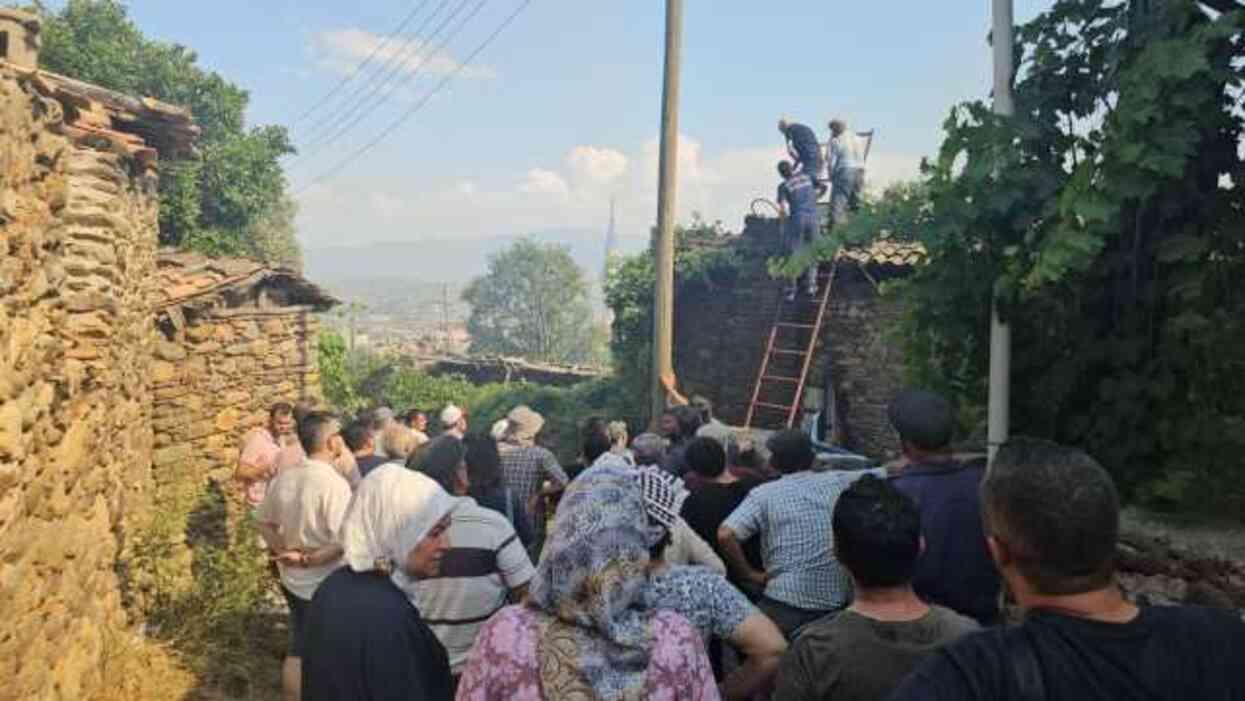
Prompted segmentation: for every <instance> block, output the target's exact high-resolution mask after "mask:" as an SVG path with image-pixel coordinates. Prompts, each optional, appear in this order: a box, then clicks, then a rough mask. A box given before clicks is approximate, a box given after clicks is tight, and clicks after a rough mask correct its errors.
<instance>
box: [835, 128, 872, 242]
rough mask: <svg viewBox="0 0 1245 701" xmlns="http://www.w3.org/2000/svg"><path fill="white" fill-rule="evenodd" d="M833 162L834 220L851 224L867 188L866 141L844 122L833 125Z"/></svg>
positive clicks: (836, 222) (836, 223)
mask: <svg viewBox="0 0 1245 701" xmlns="http://www.w3.org/2000/svg"><path fill="white" fill-rule="evenodd" d="M826 150H827V152H828V153H827V159H828V161H829V163H830V186H831V187H832V188H833V190H832V192H831V193H830V221H831V222H833V223H834V224H835V225H838V224H841V223H843V222H845V221H847V212H848V211H849V210H851V211H855V210H856V208H857V207H858V206H859V203H860V191H861V190H862V189H863V188H864V185H865V155H866V154H865V142H864V139H861V138H860V137H859V136H857V135H856V133H855V132H853V131H851V130H849V129H848V128H847V123H846V122H844V121H843V120H841V119H835V120H832V121H831V122H830V144H829V145H828V146H827V147H826Z"/></svg>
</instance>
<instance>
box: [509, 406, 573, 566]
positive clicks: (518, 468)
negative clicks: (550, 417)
mask: <svg viewBox="0 0 1245 701" xmlns="http://www.w3.org/2000/svg"><path fill="white" fill-rule="evenodd" d="M506 419H507V421H509V426H508V428H507V430H506V436H505V438H504V439H503V440H502V442H501V443H500V444H499V445H498V446H497V449H498V451H499V452H500V453H501V474H502V479H504V480H505V482H506V486H507V487H508V488H510V490H511V491H513V492H514V493H515V494H516V495H518V496H519V498H520V499H522V500H523V502H522V503H524V504H526V505H527V507H528V509H527V512H528V514H529V515H530V517H531V519H532V524H531V525H532V529H531V532H532V535H533V546H532V551H533V559H536V557H535V555H536V554H538V553H539V552H540V546H541V545H542V544H543V541H544V538H545V500H544V497H546V496H550V495H552V494H557V493H558V492H561V491H562V490H563V489H564V488H565V487H566V483H567V482H569V481H570V480H569V479H568V478H567V476H566V471H565V470H563V469H562V465H561V464H559V463H558V458H557V457H556V456H555V455H554V454H553V453H551V452H549V450H548V449H547V448H544V447H542V446H539V445H536V436H537V435H539V434H540V430H541V429H542V428H544V426H545V417H543V416H541V415H540V414H538V413H536V412H535V411H532V409H531V408H530V407H528V406H524V405H519V406H517V407H515V408H514V409H513V410H511V412H510V413H509V414H508V415H507V416H506Z"/></svg>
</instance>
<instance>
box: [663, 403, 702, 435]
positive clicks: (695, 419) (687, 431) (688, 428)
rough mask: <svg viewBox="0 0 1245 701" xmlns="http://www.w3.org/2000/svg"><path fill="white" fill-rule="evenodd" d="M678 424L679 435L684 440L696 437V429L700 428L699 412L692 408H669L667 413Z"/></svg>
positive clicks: (685, 406)
mask: <svg viewBox="0 0 1245 701" xmlns="http://www.w3.org/2000/svg"><path fill="white" fill-rule="evenodd" d="M666 413H668V414H670V415H671V416H673V417H674V419H675V421H678V422H679V435H680V436H682V437H684V438H691V437H692V436H695V435H696V431H697V429H699V428H700V424H701V422H700V412H699V411H697V410H696V409H694V408H693V407H690V406H687V405H683V406H676V407H671V408H670V410H669V411H668V412H666Z"/></svg>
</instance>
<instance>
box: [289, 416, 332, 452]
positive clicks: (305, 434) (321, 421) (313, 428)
mask: <svg viewBox="0 0 1245 701" xmlns="http://www.w3.org/2000/svg"><path fill="white" fill-rule="evenodd" d="M335 423H337V417H336V416H333V415H332V414H330V413H328V412H327V411H313V412H311V413H309V414H307V415H306V416H304V417H303V418H302V420H301V421H299V422H298V442H299V443H301V444H302V446H303V452H305V453H307V454H308V455H311V454H312V453H314V452H316V451H317V450H319V449H320V447H321V446H323V445H324V443H325V442H326V441H327V440H328V439H329V437H330V436H329V428H330V427H331V426H332V425H333V424H335Z"/></svg>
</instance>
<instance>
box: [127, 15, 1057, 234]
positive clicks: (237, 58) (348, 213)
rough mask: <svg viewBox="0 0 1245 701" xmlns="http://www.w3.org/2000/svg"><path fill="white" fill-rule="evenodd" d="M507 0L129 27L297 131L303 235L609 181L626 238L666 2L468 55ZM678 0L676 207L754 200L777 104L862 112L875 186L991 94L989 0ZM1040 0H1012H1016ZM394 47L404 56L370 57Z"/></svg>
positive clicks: (638, 219)
mask: <svg viewBox="0 0 1245 701" xmlns="http://www.w3.org/2000/svg"><path fill="white" fill-rule="evenodd" d="M522 4H523V0H465V1H464V0H363V1H360V2H340V0H247V1H245V2H244V1H242V0H214V1H213V2H210V3H191V2H169V1H168V0H131V1H130V2H129V8H130V14H131V17H132V18H133V19H134V21H135V22H136V23H137V24H138V26H139V27H140V28H141V30H142V31H143V32H144V33H145V34H147V35H148V36H150V37H153V38H157V39H161V40H165V41H171V42H175V43H180V44H184V45H187V46H190V47H191V48H193V49H195V50H196V51H197V52H198V55H199V60H200V64H201V65H203V66H204V67H206V68H209V69H211V70H216V71H219V72H220V73H221V74H222V75H223V76H224V77H226V78H227V79H228V80H230V81H233V82H235V83H237V84H239V85H241V86H242V87H244V88H245V89H247V90H248V91H249V92H250V95H251V103H250V109H249V113H248V120H249V123H250V124H252V125H262V124H272V123H275V124H284V125H287V126H289V127H290V128H291V132H292V134H293V137H294V140H295V142H296V144H298V145H299V147H300V149H301V151H302V152H301V153H300V154H299V155H298V156H295V157H291V158H289V159H287V161H286V169H287V175H288V177H289V179H290V182H291V190H292V192H294V193H296V198H297V199H298V202H299V206H300V214H299V219H298V224H299V237H300V240H301V241H302V243H303V245H304V246H305V247H308V248H313V249H314V248H325V247H332V246H341V245H357V244H367V243H374V242H381V241H403V242H419V241H425V240H427V241H434V240H438V239H444V238H450V237H452V238H458V239H473V238H480V239H483V238H491V237H498V236H514V235H525V234H529V233H542V232H549V231H559V232H568V233H567V235H572V236H583V237H603V235H604V230H605V227H606V223H607V220H608V212H609V201H610V199H611V197H613V198H616V200H617V203H618V231H619V235H620V236H621V237H623V238H624V240H629V241H630V242H631V243H632V245H635V242H637V241H643V240H645V239H646V237H647V232H648V230H649V227H650V226H651V225H652V223H653V221H654V220H655V217H656V182H657V135H658V130H659V125H660V108H661V86H662V81H661V70H662V47H663V41H664V35H663V32H664V20H665V17H664V3H662V2H659V1H657V0H647V1H645V2H641V1H640V0H626V2H621V1H615V2H606V1H604V0H531V2H530V4H528V5H527V6H526V7H524V8H523V9H522V11H521V12H520V13H519V14H518V15H517V16H516V17H515V19H514V20H513V22H512V23H511V24H509V25H508V26H507V27H505V29H504V30H502V31H501V33H500V34H499V35H498V36H497V38H496V40H495V41H493V42H492V43H491V44H489V45H487V46H486V47H485V48H484V49H483V51H481V52H480V53H479V54H478V55H477V56H476V58H475V60H474V61H473V62H471V63H470V64H468V65H466V66H463V62H464V61H465V60H467V58H468V56H470V55H471V54H472V53H473V52H474V51H475V50H476V49H477V47H479V46H481V45H482V44H483V42H484V41H485V39H486V38H487V37H488V36H489V35H490V34H491V33H492V32H493V31H494V30H495V29H497V28H498V27H499V26H501V24H502V22H503V20H505V18H506V17H508V16H509V15H511V13H513V12H515V11H516V10H517V9H518V8H520V7H521V6H522ZM685 4H686V7H685V16H684V33H683V68H682V96H681V101H680V117H679V132H680V135H681V138H680V149H679V158H678V161H679V191H678V197H677V202H678V209H677V211H678V218H679V220H680V221H687V220H688V219H689V218H690V217H691V216H692V213H693V212H697V213H700V214H701V215H702V216H703V217H704V218H705V219H707V220H709V221H717V220H720V221H721V222H722V223H723V225H724V226H726V227H727V228H728V229H732V230H738V229H739V228H740V227H741V226H742V221H743V216H744V215H745V214H746V213H747V211H748V207H749V204H750V203H751V202H752V200H753V199H755V198H757V197H769V198H772V197H773V192H774V188H775V186H776V184H777V183H776V174H775V173H774V164H775V163H776V162H777V160H778V159H779V158H780V157H781V156H782V154H783V151H782V143H781V136H780V135H779V134H778V132H777V130H776V128H775V124H776V121H777V119H778V118H779V117H781V116H787V117H789V118H791V119H794V120H796V121H802V122H804V123H806V124H809V125H810V126H813V127H814V128H815V129H817V130H818V132H819V133H821V134H822V136H823V138H824V136H825V131H826V123H827V122H828V121H829V120H830V118H832V117H840V118H843V119H845V120H846V121H847V122H848V123H849V125H851V127H852V128H855V129H859V130H865V129H874V130H876V138H875V141H874V147H873V151H872V153H871V155H870V158H869V176H868V182H869V186H870V187H872V188H880V187H883V186H884V185H886V184H888V183H890V182H894V181H896V180H900V179H905V178H911V177H913V176H914V175H915V174H916V172H917V167H918V164H919V162H920V159H921V157H922V156H926V155H930V154H932V153H934V152H935V151H936V149H937V147H938V144H939V142H940V127H941V123H942V121H943V120H944V119H945V117H946V116H947V114H948V111H949V110H950V108H951V107H952V105H954V104H955V103H957V102H960V101H963V100H967V99H974V98H982V99H984V98H987V97H988V95H989V88H990V50H989V47H988V46H987V45H986V35H987V31H988V29H989V21H990V18H989V6H990V2H989V1H988V0H971V1H970V0H941V1H940V2H927V1H926V0H906V1H905V2H899V3H894V2H892V3H883V2H865V3H860V2H853V3H849V2H842V1H840V2H829V1H818V2H814V1H811V0H799V1H797V0H788V1H787V2H781V3H770V2H766V3H762V2H756V1H755V0H751V1H746V0H687V2H686V3H685ZM1050 4H1051V0H1016V17H1017V20H1018V21H1024V20H1025V19H1028V18H1030V17H1032V16H1034V15H1035V14H1037V13H1038V12H1040V11H1042V10H1043V9H1045V8H1046V7H1048V6H1049V5H1050ZM404 20H405V21H406V25H405V30H406V31H405V32H404V33H402V34H400V35H398V36H397V37H396V38H394V39H391V40H389V41H387V42H386V40H385V37H387V36H389V35H390V33H391V32H393V31H394V30H395V28H397V27H398V26H399V24H400V23H401V22H403V21H404ZM460 27H461V29H459V28H460ZM369 55H372V56H373V58H372V59H371V61H370V63H368V64H367V65H365V66H364V67H363V68H364V70H362V71H360V72H359V73H358V75H357V76H355V78H354V79H351V80H349V81H346V82H344V83H343V80H344V79H346V78H350V77H351V75H352V73H354V72H355V71H356V70H357V69H358V68H359V66H360V64H361V63H363V62H364V61H365V60H366V59H367V58H368V56H369ZM391 60H392V65H394V66H396V67H397V68H398V69H399V70H395V71H393V72H392V73H391V74H390V73H378V72H376V69H379V68H384V67H387V66H389V65H391V64H390V61H391ZM446 80H448V82H447V83H445V85H444V86H443V87H442V88H441V89H438V86H439V85H440V84H441V83H442V81H446ZM338 86H341V87H340V89H338V90H337V91H336V92H335V93H332V94H330V91H332V90H334V89H335V88H337V87H338ZM326 97H329V98H330V99H327V100H326V99H325V98H326ZM408 114H409V117H407V115H408ZM386 132H387V133H388V135H387V136H384V138H382V139H380V140H379V141H377V139H378V137H380V136H381V135H383V134H384V133H386ZM373 142H376V145H375V146H374V147H373V148H371V149H370V150H367V151H361V149H362V148H363V147H365V146H367V145H368V144H370V143H373Z"/></svg>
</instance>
